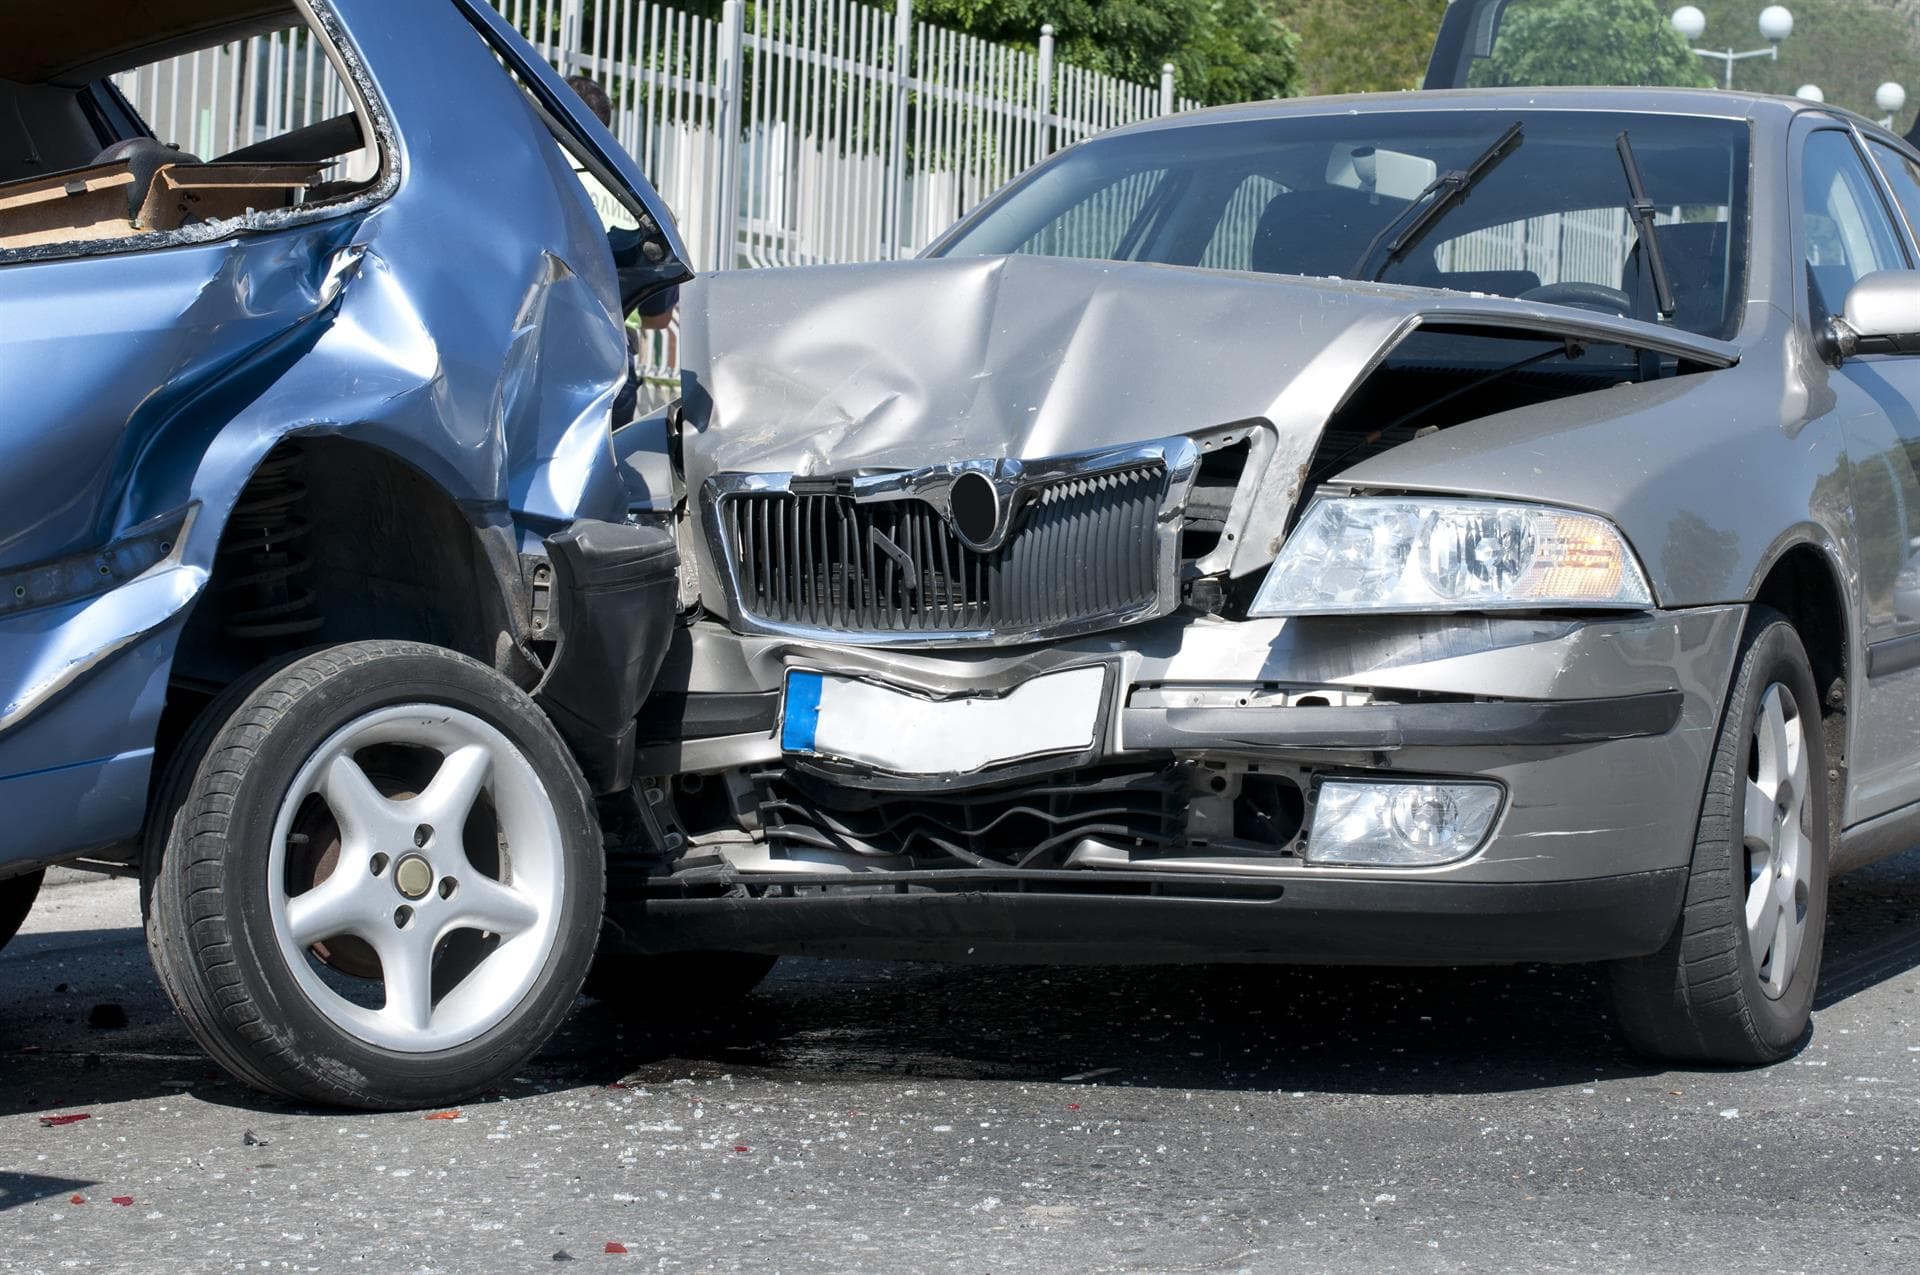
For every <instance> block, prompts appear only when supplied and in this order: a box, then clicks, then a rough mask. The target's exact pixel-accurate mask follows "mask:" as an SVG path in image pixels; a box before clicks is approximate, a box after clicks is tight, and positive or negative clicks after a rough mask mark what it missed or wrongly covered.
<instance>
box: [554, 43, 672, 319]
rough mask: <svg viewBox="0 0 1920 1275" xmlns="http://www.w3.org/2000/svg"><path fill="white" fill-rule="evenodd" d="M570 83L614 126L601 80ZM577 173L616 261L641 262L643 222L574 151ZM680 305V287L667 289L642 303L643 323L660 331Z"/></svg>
mask: <svg viewBox="0 0 1920 1275" xmlns="http://www.w3.org/2000/svg"><path fill="white" fill-rule="evenodd" d="M567 85H568V87H570V88H572V89H573V91H574V92H575V93H578V94H579V95H580V100H581V101H582V102H585V103H586V104H587V109H588V110H590V111H592V112H593V113H594V114H595V115H597V116H599V117H600V122H601V123H602V124H605V125H606V126H607V127H608V128H609V129H611V128H612V127H613V99H611V98H609V97H608V96H607V91H606V90H605V89H604V88H602V87H600V85H599V83H598V82H596V81H594V80H591V79H589V78H588V77H586V76H584V75H571V76H568V77H567ZM568 159H569V161H570V162H571V163H572V165H573V174H574V176H576V177H578V178H579V179H580V184H581V185H582V186H585V187H586V188H587V195H588V197H589V198H590V199H592V200H593V207H594V211H595V212H598V213H599V214H600V224H601V225H603V226H605V227H606V230H607V240H608V242H609V243H610V244H612V245H613V256H614V260H615V262H616V263H618V262H624V261H628V260H632V261H635V262H636V263H637V262H638V254H639V251H640V223H639V221H638V220H636V219H635V218H634V215H633V213H632V212H631V211H630V210H629V209H628V208H627V206H626V205H625V204H623V203H621V202H620V201H619V200H618V199H616V198H614V196H613V192H612V191H609V190H608V189H607V188H606V187H605V186H603V185H601V184H600V181H599V179H598V178H596V177H595V176H594V175H593V174H592V173H590V172H588V171H587V170H586V169H585V168H584V167H583V166H582V165H581V163H580V161H579V160H578V159H575V158H573V156H572V155H571V154H570V155H569V156H568ZM679 304H680V289H679V288H669V289H667V290H666V291H665V292H662V293H659V294H657V295H655V296H652V297H649V298H647V300H645V301H643V302H641V303H640V311H639V313H640V326H641V327H642V328H644V329H646V330H647V331H649V332H657V331H659V330H660V329H662V328H664V327H666V326H667V325H668V324H669V323H671V322H673V311H674V309H675V307H677V306H678V305H679Z"/></svg>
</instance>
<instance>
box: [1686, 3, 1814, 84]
mask: <svg viewBox="0 0 1920 1275" xmlns="http://www.w3.org/2000/svg"><path fill="white" fill-rule="evenodd" d="M1668 21H1669V22H1671V23H1672V24H1673V29H1674V30H1675V31H1678V32H1679V33H1680V35H1681V37H1682V38H1683V39H1685V40H1686V41H1687V43H1688V44H1689V46H1691V44H1692V43H1693V41H1695V40H1698V39H1699V38H1700V37H1701V36H1702V35H1704V34H1706V30H1707V15H1706V14H1704V13H1702V12H1700V10H1699V8H1698V7H1697V6H1695V5H1690V4H1683V5H1681V6H1680V7H1679V8H1678V9H1675V10H1674V11H1673V16H1672V17H1671V18H1669V19H1668ZM1760 34H1761V36H1762V37H1763V38H1764V39H1765V40H1766V41H1767V47H1766V48H1764V49H1747V50H1745V51H1744V52H1735V51H1734V50H1732V49H1694V50H1693V52H1694V54H1695V55H1696V56H1698V57H1703V58H1712V59H1713V60H1714V61H1716V62H1719V63H1720V64H1721V65H1723V66H1725V67H1726V85H1727V87H1728V88H1729V89H1731V88H1732V87H1733V64H1734V63H1735V62H1744V61H1746V60H1747V59H1748V58H1772V59H1773V60H1774V61H1776V62H1777V61H1779V60H1780V42H1781V41H1782V40H1785V39H1786V38H1787V37H1788V36H1790V35H1792V34H1793V14H1791V13H1790V12H1788V11H1787V7H1786V6H1785V5H1780V4H1770V5H1768V6H1767V7H1766V8H1764V9H1762V10H1760Z"/></svg>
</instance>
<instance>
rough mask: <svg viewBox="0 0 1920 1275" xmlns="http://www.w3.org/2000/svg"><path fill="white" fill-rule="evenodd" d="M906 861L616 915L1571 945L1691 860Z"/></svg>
mask: <svg viewBox="0 0 1920 1275" xmlns="http://www.w3.org/2000/svg"><path fill="white" fill-rule="evenodd" d="M895 875H896V874H892V873H886V874H874V875H872V876H863V877H862V878H860V879H859V880H858V881H849V880H848V879H847V878H844V877H843V878H841V879H840V881H839V883H837V884H831V885H821V884H816V885H814V886H812V887H810V888H807V887H803V888H805V889H807V891H808V892H805V893H797V894H785V893H779V892H778V891H779V890H780V886H781V882H779V881H778V880H777V879H773V880H771V881H770V889H769V891H768V893H766V894H764V895H763V896H761V897H755V896H753V895H751V894H732V895H728V896H725V897H705V898H701V897H685V896H680V897H660V896H659V895H655V896H654V897H651V898H647V899H643V900H639V901H635V902H632V903H629V904H627V905H625V906H624V907H623V909H622V912H623V915H622V917H621V927H620V928H621V931H622V933H623V934H625V935H626V943H627V944H628V945H630V946H631V949H632V950H634V951H642V952H669V951H703V950H710V951H750V952H769V953H777V954H783V955H805V956H830V957H860V958H879V959H911V960H942V961H980V962H1011V963H1027V962H1033V963H1045V964H1090V965H1128V964H1154V965H1158V964H1180V963H1210V962H1217V961H1260V962H1276V963H1289V964H1339V965H1369V964H1376V965H1462V964H1511V963H1515V962H1522V961H1549V962H1561V963H1567V962H1582V961H1600V960H1614V959H1619V958H1624V957H1630V956H1640V955H1644V954H1646V953H1648V952H1651V951H1653V950H1655V949H1656V948H1658V947H1659V946H1660V945H1661V944H1662V943H1664V942H1665V941H1666V939H1667V936H1668V935H1669V934H1670V933H1671V932H1672V930H1673V926H1674V923H1675V922H1676V920H1677V919H1678V917H1679V915H1680V905H1681V899H1682V896H1683V894H1684V891H1685V888H1686V879H1687V870H1686V869H1685V868H1669V869H1664V870H1661V871H1657V872H1641V873H1630V874H1626V875H1622V876H1614V877H1599V878H1592V879H1588V880H1580V881H1553V882H1535V883H1511V884H1505V883H1503V884H1491V883H1482V882H1462V881H1408V880H1372V881H1369V880H1355V879H1353V878H1351V877H1342V878H1331V879H1330V878H1315V877H1313V876H1311V875H1307V874H1301V875H1299V876H1292V875H1290V876H1289V877H1288V878H1287V879H1285V880H1284V881H1282V880H1280V879H1279V878H1278V877H1242V878H1215V877H1205V878H1184V879H1178V880H1174V879H1169V878H1167V877H1157V876H1155V875H1154V874H1151V873H1145V872H1127V873H1115V872H1071V871H1067V872H1051V873H1014V872H1011V871H1009V872H1007V873H992V872H949V873H937V874H930V873H917V874H914V876H916V877H927V876H935V877H944V878H946V880H945V881H944V882H939V883H935V884H932V885H922V886H920V887H919V888H918V889H914V888H912V887H911V886H910V884H909V883H908V882H907V881H904V880H902V881H898V882H896V881H894V877H895ZM875 876H878V877H881V878H882V879H881V880H879V881H878V882H876V881H875V879H874V878H875ZM741 879H742V880H745V879H746V878H744V877H743V878H741ZM943 887H944V888H943ZM1173 890H1177V891H1178V892H1179V893H1177V894H1173V893H1157V892H1156V891H1173Z"/></svg>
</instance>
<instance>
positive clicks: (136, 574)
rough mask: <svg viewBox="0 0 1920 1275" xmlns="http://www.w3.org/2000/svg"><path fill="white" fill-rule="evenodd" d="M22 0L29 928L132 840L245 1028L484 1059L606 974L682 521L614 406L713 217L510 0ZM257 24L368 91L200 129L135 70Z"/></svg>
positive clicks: (0, 357) (10, 116) (342, 1081)
mask: <svg viewBox="0 0 1920 1275" xmlns="http://www.w3.org/2000/svg"><path fill="white" fill-rule="evenodd" d="M0 30H4V31H5V32H6V33H7V34H6V39H5V40H4V42H0V120H4V121H7V122H8V126H0V133H4V134H6V135H7V136H8V140H7V143H6V145H5V146H4V147H0V383H4V385H5V387H6V402H7V404H8V408H7V412H6V415H5V417H4V423H0V811H4V812H5V819H4V822H3V823H0V941H4V939H5V938H6V937H9V936H11V934H12V933H13V932H14V931H15V930H16V929H17V928H18V926H19V923H20V920H21V919H22V918H23V917H24V916H25V914H26V911H27V909H28V908H29V907H30V906H31V903H32V899H33V895H34V892H35V890H36V889H37V888H38V884H39V881H40V874H41V872H42V870H43V869H44V868H45V867H47V866H48V865H50V864H56V863H62V862H80V863H87V864H92V865H97V866H103V867H109V868H112V869H116V870H120V871H124V872H129V873H137V874H138V875H139V876H140V878H141V880H142V883H143V897H144V900H145V903H146V908H147V915H148V923H147V925H148V929H147V932H148V942H149V946H150V948H151V951H152V956H153V961H154V965H155V968H156V969H157V970H158V972H159V976H160V979H161V982H162V983H163V984H164V986H165V988H166V991H167V993H168V995H169V996H170V997H171V998H172V1000H173V1002H174V1004H175V1005H176V1006H177V1007H178V1009H179V1012H180V1014H181V1016H182V1017H183V1018H184V1019H185V1021H186V1022H187V1024H188V1026H189V1027H190V1028H191V1029H192V1031H193V1033H194V1034H195V1036H196V1037H197V1038H198V1039H199V1040H200V1041H201V1042H202V1043H203V1044H204V1045H205V1047H206V1049H207V1050H208V1052H209V1053H210V1054H211V1055H212V1056H213V1057H215V1058H216V1059H218V1060H219V1061H220V1062H221V1063H222V1064H223V1065H224V1066H225V1067H227V1068H228V1069H229V1070H230V1071H232V1072H233V1073H234V1074H236V1075H237V1076H239V1077H241V1078H243V1079H245V1080H247V1081H249V1082H251V1083H252V1084H254V1085H257V1086H258V1087H260V1088H262V1089H265V1090H267V1091H270V1092H273V1093H277V1094H280V1095H282V1096H285V1097H289V1098H293V1099H297V1100H302V1101H321V1102H330V1103H341V1104H349V1105H360V1106H369V1107H405V1106H413V1105H421V1104H430V1103H442V1102H447V1101H451V1100H454V1099H456V1098H458V1097H460V1096H462V1095H466V1094H470V1093H473V1092H475V1091H478V1090H481V1089H484V1088H486V1087H488V1086H489V1085H491V1084H494V1083H496V1082H497V1081H498V1080H499V1079H500V1078H501V1077H502V1076H503V1075H505V1074H506V1073H508V1072H510V1071H511V1070H512V1069H513V1068H514V1067H515V1066H517V1065H518V1064H519V1063H520V1062H521V1061H523V1060H524V1059H525V1058H526V1056H527V1055H528V1054H530V1053H531V1052H532V1051H533V1050H534V1049H535V1048H537V1047H538V1046H539V1045H540V1044H541V1043H542V1042H543V1041H544V1040H545V1039H546V1038H547V1036H548V1035H549V1033H550V1032H551V1031H552V1030H553V1028H554V1027H556V1026H557V1025H558V1023H559V1021H560V1019H561V1018H562V1017H563V1016H564V1015H565V1013H566V1012H567V1010H568V1008H569V1007H570V1006H571V1004H572V1003H573V1001H574V999H575V995H576V993H577V992H578V990H579V988H580V986H581V983H582V980H583V979H584V977H585V976H586V973H587V969H588V965H589V963H590V962H591V960H592V957H593V950H594V946H595V941H596V936H597V934H598V932H599V928H600V924H601V912H602V904H603V894H604V862H603V853H604V852H603V838H602V832H601V827H602V824H603V822H610V821H612V820H615V819H620V818H628V817H635V818H637V817H639V814H643V813H644V812H639V813H636V812H632V811H625V810H623V809H621V805H622V802H623V801H625V800H627V798H625V797H624V796H623V794H625V793H627V792H628V791H629V790H630V788H631V784H630V772H631V767H632V760H633V751H634V743H633V738H634V736H633V732H634V721H635V714H636V711H637V709H638V707H639V705H640V703H641V701H642V699H643V697H644V696H645V695H646V693H647V691H648V689H649V687H650V685H651V682H652V680H653V675H654V672H655V668H656V666H657V664H658V661H659V659H660V657H661V654H662V652H663V651H664V649H665V646H666V643H667V638H668V635H669V630H670V629H671V626H672V623H673V614H674V588H675V585H674V575H675V563H676V552H675V546H674V539H673V536H672V534H671V531H670V530H669V529H667V528H665V527H663V526H660V525H657V524H648V523H646V522H644V521H642V520H640V519H638V518H636V517H635V516H633V515H631V514H630V512H629V511H630V510H631V509H632V508H633V507H634V505H635V503H636V500H635V495H634V493H633V492H632V491H630V490H629V480H628V479H627V478H625V477H623V475H624V474H626V473H627V472H628V471H627V469H626V467H624V466H623V465H622V464H621V463H620V461H619V460H618V459H617V458H616V455H615V450H614V445H613V443H612V441H611V431H610V424H611V418H612V413H613V407H614V404H615V403H616V401H617V400H619V399H620V398H621V397H622V395H623V391H625V390H626V389H627V388H628V380H629V377H630V374H631V373H630V361H629V358H628V354H627V344H626V336H625V316H626V315H627V314H628V313H631V312H632V311H634V310H636V309H638V308H639V307H641V306H643V305H645V304H646V303H647V302H648V301H649V299H651V298H657V297H659V296H661V295H662V294H664V293H665V292H666V291H667V290H668V289H670V288H672V287H674V286H675V285H677V284H678V283H680V282H681V281H683V280H685V279H687V278H688V277H689V274H690V272H689V270H688V268H687V265H686V262H687V253H686V251H685V249H684V247H683V246H682V244H681V242H680V240H679V238H678V236H677V234H676V232H675V230H674V228H673V226H672V223H671V221H670V219H669V217H668V215H667V213H666V212H665V210H664V208H663V206H662V205H661V203H660V201H659V200H658V198H657V196H656V195H655V194H654V192H653V191H652V190H651V189H650V188H649V187H648V185H647V183H646V181H645V179H644V178H643V177H642V176H641V175H640V173H639V171H638V169H637V168H636V166H635V165H634V163H633V161H632V160H631V158H629V157H628V156H627V155H626V154H625V153H623V152H622V151H621V149H620V147H619V146H618V144H617V143H616V142H615V141H614V139H613V138H612V136H611V135H610V134H609V133H608V132H607V130H606V129H605V128H604V127H603V126H602V125H601V124H600V123H599V122H598V121H597V120H596V119H595V118H594V117H593V116H592V114H591V113H590V112H589V111H588V110H587V109H586V108H585V106H584V105H583V104H582V103H581V102H580V101H579V100H578V99H577V98H576V97H575V96H574V95H573V93H572V92H571V91H570V90H569V89H568V87H567V86H566V84H565V83H564V82H563V81H562V80H561V79H559V78H558V77H557V76H556V75H555V74H554V73H553V72H552V70H551V69H550V68H549V67H547V66H546V65H545V64H544V63H543V62H542V61H541V60H540V58H539V56H538V55H537V54H536V53H535V51H534V50H533V49H532V48H531V47H530V46H529V45H527V44H526V42H525V41H524V40H523V39H522V38H521V37H520V36H519V35H518V34H516V33H515V32H514V31H513V30H512V29H511V28H510V27H508V26H507V25H506V24H505V23H504V22H503V21H502V20H501V19H500V18H499V16H498V15H497V14H496V13H494V11H493V10H492V9H491V8H489V7H487V6H486V5H485V4H483V3H480V2H479V0H414V2H413V3H408V4H392V3H390V0H302V2H301V3H299V4H294V3H285V2H280V3H276V2H273V0H174V2H170V3H165V4H153V3H132V2H131V0H127V2H124V3H104V2H103V3H99V4H86V5H81V6H58V5H46V4H44V3H41V2H40V0H0ZM260 36H272V37H273V40H276V41H280V42H282V45H284V42H285V41H286V40H294V41H304V42H306V46H305V47H307V49H308V50H309V52H310V53H311V55H312V56H309V57H307V58H306V59H305V61H304V64H303V65H304V70H303V71H302V73H303V74H305V75H308V76H313V75H330V76H331V77H332V80H333V82H334V87H335V93H336V100H338V101H340V102H342V103H344V104H345V108H344V110H342V111H341V112H339V113H337V114H335V115H333V116H332V117H330V118H325V119H321V120H319V121H317V122H314V123H311V124H308V125H306V126H304V127H298V128H289V129H283V130H280V131H278V132H277V133H275V134H274V135H272V136H269V137H267V138H266V139H265V140H263V141H259V142H257V143H255V144H252V145H248V146H246V147H244V148H243V149H239V150H234V151H231V152H229V153H226V154H205V155H201V154H196V153H194V151H195V147H196V143H201V144H204V142H203V139H205V138H206V137H209V136H211V135H212V131H211V130H210V129H206V128H203V127H198V126H196V124H195V121H196V119H197V118H200V117H198V116H196V115H195V114H194V113H192V112H188V113H186V114H185V115H184V116H183V118H185V119H186V121H187V126H186V128H185V131H186V133H187V135H185V136H177V137H158V138H156V137H155V136H154V135H153V132H152V130H151V129H150V128H149V126H148V124H147V123H146V122H145V121H143V119H142V118H141V116H140V114H139V113H138V112H137V111H136V110H135V109H134V108H133V106H132V105H130V102H129V98H128V96H126V95H123V94H122V93H121V92H120V91H119V90H118V89H117V88H116V87H115V81H114V79H113V77H116V76H121V75H123V74H125V73H128V72H133V71H136V70H137V69H142V68H158V69H150V70H141V71H140V73H142V74H155V75H158V74H163V73H167V74H172V75H174V76H175V77H176V82H175V85H174V87H175V90H176V92H177V94H192V93H198V92H200V91H201V89H202V86H201V85H200V84H199V83H198V82H197V81H194V80H193V79H192V78H191V77H190V76H189V75H188V74H187V73H186V72H183V71H182V70H180V69H179V68H180V67H181V66H182V65H185V64H181V63H169V62H168V59H173V58H175V57H177V56H178V55H181V54H184V53H188V52H192V51H195V50H206V49H215V48H218V47H221V46H226V47H227V48H229V49H231V48H233V47H242V48H246V47H268V46H269V45H270V41H266V40H257V39H256V37H260ZM168 66H171V67H172V68H173V69H172V70H171V71H167V70H166V67H168ZM289 73H291V72H289ZM248 83H251V81H248ZM210 96H211V95H210V94H209V97H210ZM263 100H264V99H263ZM213 109H214V108H213V107H212V106H210V105H209V106H206V107H204V108H203V110H202V112H201V115H202V116H204V115H205V113H206V112H210V111H211V110H213ZM10 126H11V127H10ZM21 132H24V137H23V136H21V135H20V134H21ZM582 174H584V176H582ZM588 180H591V181H593V182H596V183H598V185H599V186H600V187H601V188H603V191H604V192H605V193H607V194H610V195H611V196H612V197H613V198H614V199H615V200H616V201H617V202H618V203H619V204H621V205H623V206H624V207H625V209H626V210H627V211H628V212H629V213H630V214H631V221H632V222H633V223H635V225H637V229H634V228H633V227H632V226H629V227H627V228H626V229H625V230H623V231H619V232H614V233H613V234H611V235H610V234H609V233H608V232H607V231H605V230H604V229H603V223H602V221H601V219H600V217H599V216H598V215H597V214H596V212H595V207H594V203H593V199H592V196H591V195H590V194H589V191H588V190H587V188H586V186H585V184H584V183H585V182H586V181H588Z"/></svg>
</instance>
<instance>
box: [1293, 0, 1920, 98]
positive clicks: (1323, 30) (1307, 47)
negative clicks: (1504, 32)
mask: <svg viewBox="0 0 1920 1275" xmlns="http://www.w3.org/2000/svg"><path fill="white" fill-rule="evenodd" d="M1916 3H1920V0H1916ZM1275 8H1276V9H1277V11H1278V13H1279V16H1280V20H1281V21H1282V22H1283V23H1285V24H1286V25H1287V26H1288V27H1289V28H1291V29H1292V30H1293V31H1294V32H1295V34H1297V35H1298V36H1299V37H1300V89H1301V91H1302V92H1305V93H1378V92H1388V91H1391V90H1395V89H1412V88H1418V87H1419V86H1420V81H1421V79H1422V77H1424V76H1425V74H1426V70H1427V58H1428V57H1429V56H1430V55H1431V54H1432V52H1433V37H1434V33H1435V32H1437V31H1438V30H1439V29H1440V16H1441V15H1442V14H1443V13H1445V12H1446V11H1447V0H1275Z"/></svg>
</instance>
